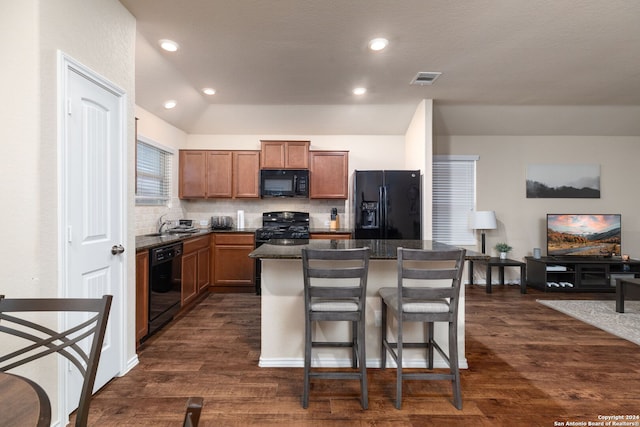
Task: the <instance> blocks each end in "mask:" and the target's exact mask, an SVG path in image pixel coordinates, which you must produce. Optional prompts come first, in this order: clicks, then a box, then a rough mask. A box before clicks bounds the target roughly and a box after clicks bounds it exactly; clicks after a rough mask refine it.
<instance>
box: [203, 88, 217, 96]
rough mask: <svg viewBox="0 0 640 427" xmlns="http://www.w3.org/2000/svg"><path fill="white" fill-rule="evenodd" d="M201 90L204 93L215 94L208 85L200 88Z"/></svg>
mask: <svg viewBox="0 0 640 427" xmlns="http://www.w3.org/2000/svg"><path fill="white" fill-rule="evenodd" d="M202 91H203V92H204V93H205V94H206V95H215V94H216V90H215V89H213V88H210V87H205V88H204V89H202Z"/></svg>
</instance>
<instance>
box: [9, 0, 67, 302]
mask: <svg viewBox="0 0 640 427" xmlns="http://www.w3.org/2000/svg"><path fill="white" fill-rule="evenodd" d="M37 12H38V10H37V2H36V0H25V1H20V2H3V5H2V13H0V35H2V38H3V39H4V40H11V41H12V42H11V43H7V46H5V57H7V58H11V60H6V61H3V64H2V67H0V85H1V87H2V90H1V92H2V94H3V96H4V98H5V102H2V103H0V117H2V126H0V137H1V140H2V147H3V155H2V156H0V195H2V200H3V206H4V208H3V209H0V221H1V222H2V224H3V225H4V227H3V228H4V241H5V242H6V243H7V244H6V245H5V249H4V250H3V251H2V256H0V269H1V270H2V281H0V294H5V295H7V296H23V297H33V296H38V295H42V294H46V295H55V292H56V289H55V286H53V287H51V286H50V283H49V281H48V280H46V279H45V280H44V283H41V277H42V275H41V270H40V263H41V257H40V256H38V255H39V236H40V234H41V232H42V230H41V228H40V226H39V225H40V224H39V217H40V211H41V210H40V206H39V194H40V189H39V179H40V178H39V176H38V172H39V161H38V160H39V159H38V156H39V146H40V141H39V136H40V126H39V103H38V99H39V95H40V89H39V84H38V73H39V70H40V65H39V58H38V26H37ZM13 58H19V59H20V60H15V59H13ZM8 244H10V245H11V246H10V247H11V250H9V247H8ZM53 253H55V251H54V252H53ZM52 273H54V275H55V270H54V271H53V272H52ZM45 277H46V276H45ZM54 277H55V276H54ZM54 285H55V283H54Z"/></svg>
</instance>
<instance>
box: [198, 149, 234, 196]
mask: <svg viewBox="0 0 640 427" xmlns="http://www.w3.org/2000/svg"><path fill="white" fill-rule="evenodd" d="M206 154H207V169H206V175H207V191H206V194H205V196H204V197H208V198H230V197H233V152H231V151H217V150H214V151H207V152H206Z"/></svg>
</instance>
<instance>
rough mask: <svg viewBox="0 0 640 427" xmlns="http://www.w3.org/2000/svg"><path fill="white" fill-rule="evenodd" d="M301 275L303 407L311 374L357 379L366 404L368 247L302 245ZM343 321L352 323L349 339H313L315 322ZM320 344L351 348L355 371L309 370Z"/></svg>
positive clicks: (367, 399) (318, 376)
mask: <svg viewBox="0 0 640 427" xmlns="http://www.w3.org/2000/svg"><path fill="white" fill-rule="evenodd" d="M302 267H303V276H304V310H305V346H304V392H303V396H302V407H303V408H307V407H308V406H309V388H310V379H311V378H323V379H340V380H344V379H359V380H360V393H361V400H360V403H361V405H362V408H363V409H367V407H368V402H369V398H368V393H367V369H366V351H365V350H366V342H365V311H366V310H365V307H366V295H367V275H368V271H369V248H362V249H307V248H304V249H302ZM321 321H332V322H333V321H346V322H350V323H351V339H350V340H349V341H314V339H313V333H312V327H313V325H314V322H321ZM320 347H338V348H340V347H345V348H351V359H352V367H353V368H354V369H356V368H359V369H358V370H357V372H349V371H345V370H342V371H335V370H334V371H330V370H328V369H322V370H318V371H313V372H312V370H311V351H312V349H313V348H320Z"/></svg>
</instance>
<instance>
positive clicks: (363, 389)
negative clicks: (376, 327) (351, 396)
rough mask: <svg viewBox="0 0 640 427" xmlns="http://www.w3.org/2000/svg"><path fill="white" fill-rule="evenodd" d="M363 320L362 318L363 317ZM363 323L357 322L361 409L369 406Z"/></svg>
mask: <svg viewBox="0 0 640 427" xmlns="http://www.w3.org/2000/svg"><path fill="white" fill-rule="evenodd" d="M363 320H364V319H363ZM365 334H366V331H365V324H364V321H360V322H358V363H359V364H360V394H361V396H362V397H361V399H362V400H361V402H360V403H361V405H362V409H368V408H369V392H368V386H367V356H366V345H365Z"/></svg>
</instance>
